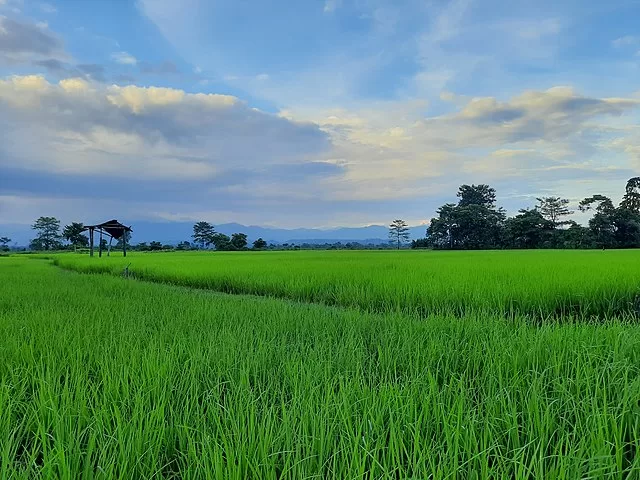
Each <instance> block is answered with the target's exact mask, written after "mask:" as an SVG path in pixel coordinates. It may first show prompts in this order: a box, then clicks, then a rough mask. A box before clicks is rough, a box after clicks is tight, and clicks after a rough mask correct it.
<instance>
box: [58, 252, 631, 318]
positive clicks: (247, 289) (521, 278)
mask: <svg viewBox="0 0 640 480" xmlns="http://www.w3.org/2000/svg"><path fill="white" fill-rule="evenodd" d="M55 261H56V262H57V263H58V264H59V265H60V266H62V267H64V268H68V269H74V270H78V271H84V272H105V273H116V274H120V273H121V272H122V269H123V268H124V267H125V266H126V265H128V264H129V263H130V264H131V267H130V269H131V271H132V272H133V273H134V274H135V275H136V276H137V277H139V278H143V279H148V280H153V281H157V282H164V283H172V284H176V285H184V286H189V287H199V288H205V289H211V290H216V291H221V292H226V293H248V294H257V295H267V296H273V297H279V298H289V299H293V300H300V301H306V302H316V303H323V304H327V305H341V306H347V307H358V308H360V309H362V310H365V311H369V312H381V313H388V312H402V313H409V314H418V315H422V316H425V315H428V314H431V313H438V314H444V315H455V316H463V315H466V314H492V315H500V316H506V317H513V316H521V315H527V316H529V317H533V318H536V319H546V318H563V319H565V320H567V319H568V318H569V317H572V318H574V319H575V318H577V319H581V320H584V319H593V318H597V319H608V318H611V317H613V316H617V315H623V314H627V315H631V314H634V315H635V314H636V313H638V311H640V302H639V301H638V298H639V297H638V294H639V293H640V268H638V265H640V252H638V251H606V252H603V251H510V252H502V251H493V252H232V253H228V252H215V253H213V252H196V253H176V254H137V255H136V254H134V255H131V256H130V257H127V258H126V259H123V258H122V257H110V258H102V259H99V258H89V257H87V256H79V255H66V256H58V257H56V260H55Z"/></svg>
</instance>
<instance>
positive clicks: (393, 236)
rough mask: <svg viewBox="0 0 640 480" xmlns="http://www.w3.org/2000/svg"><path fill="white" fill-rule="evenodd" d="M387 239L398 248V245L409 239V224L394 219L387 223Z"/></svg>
mask: <svg viewBox="0 0 640 480" xmlns="http://www.w3.org/2000/svg"><path fill="white" fill-rule="evenodd" d="M389 240H390V242H392V243H395V244H396V245H397V248H398V250H400V245H402V244H403V243H407V242H408V241H409V225H408V224H407V222H405V221H404V220H400V219H396V220H394V221H393V222H391V224H390V225H389Z"/></svg>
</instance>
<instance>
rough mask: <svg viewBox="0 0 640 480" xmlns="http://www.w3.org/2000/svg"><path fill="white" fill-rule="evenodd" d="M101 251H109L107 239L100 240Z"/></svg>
mask: <svg viewBox="0 0 640 480" xmlns="http://www.w3.org/2000/svg"><path fill="white" fill-rule="evenodd" d="M100 249H101V250H102V251H104V250H108V249H109V244H108V243H107V239H106V238H103V239H102V240H100Z"/></svg>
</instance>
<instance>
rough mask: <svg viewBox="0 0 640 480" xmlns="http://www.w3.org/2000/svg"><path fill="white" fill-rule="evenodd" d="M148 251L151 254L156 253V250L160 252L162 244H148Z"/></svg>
mask: <svg viewBox="0 0 640 480" xmlns="http://www.w3.org/2000/svg"><path fill="white" fill-rule="evenodd" d="M149 250H151V251H152V252H157V251H158V250H162V243H160V242H150V243H149Z"/></svg>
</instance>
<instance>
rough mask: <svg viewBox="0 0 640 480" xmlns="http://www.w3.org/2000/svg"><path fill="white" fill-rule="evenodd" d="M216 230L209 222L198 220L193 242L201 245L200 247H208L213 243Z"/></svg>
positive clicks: (194, 229) (194, 227) (194, 228)
mask: <svg viewBox="0 0 640 480" xmlns="http://www.w3.org/2000/svg"><path fill="white" fill-rule="evenodd" d="M215 235H216V231H215V229H214V228H213V225H211V224H210V223H208V222H198V223H196V224H195V225H194V226H193V235H191V238H193V242H194V243H196V244H198V245H200V248H206V247H208V246H210V245H213V244H214V243H215V242H214V236H215Z"/></svg>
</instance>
